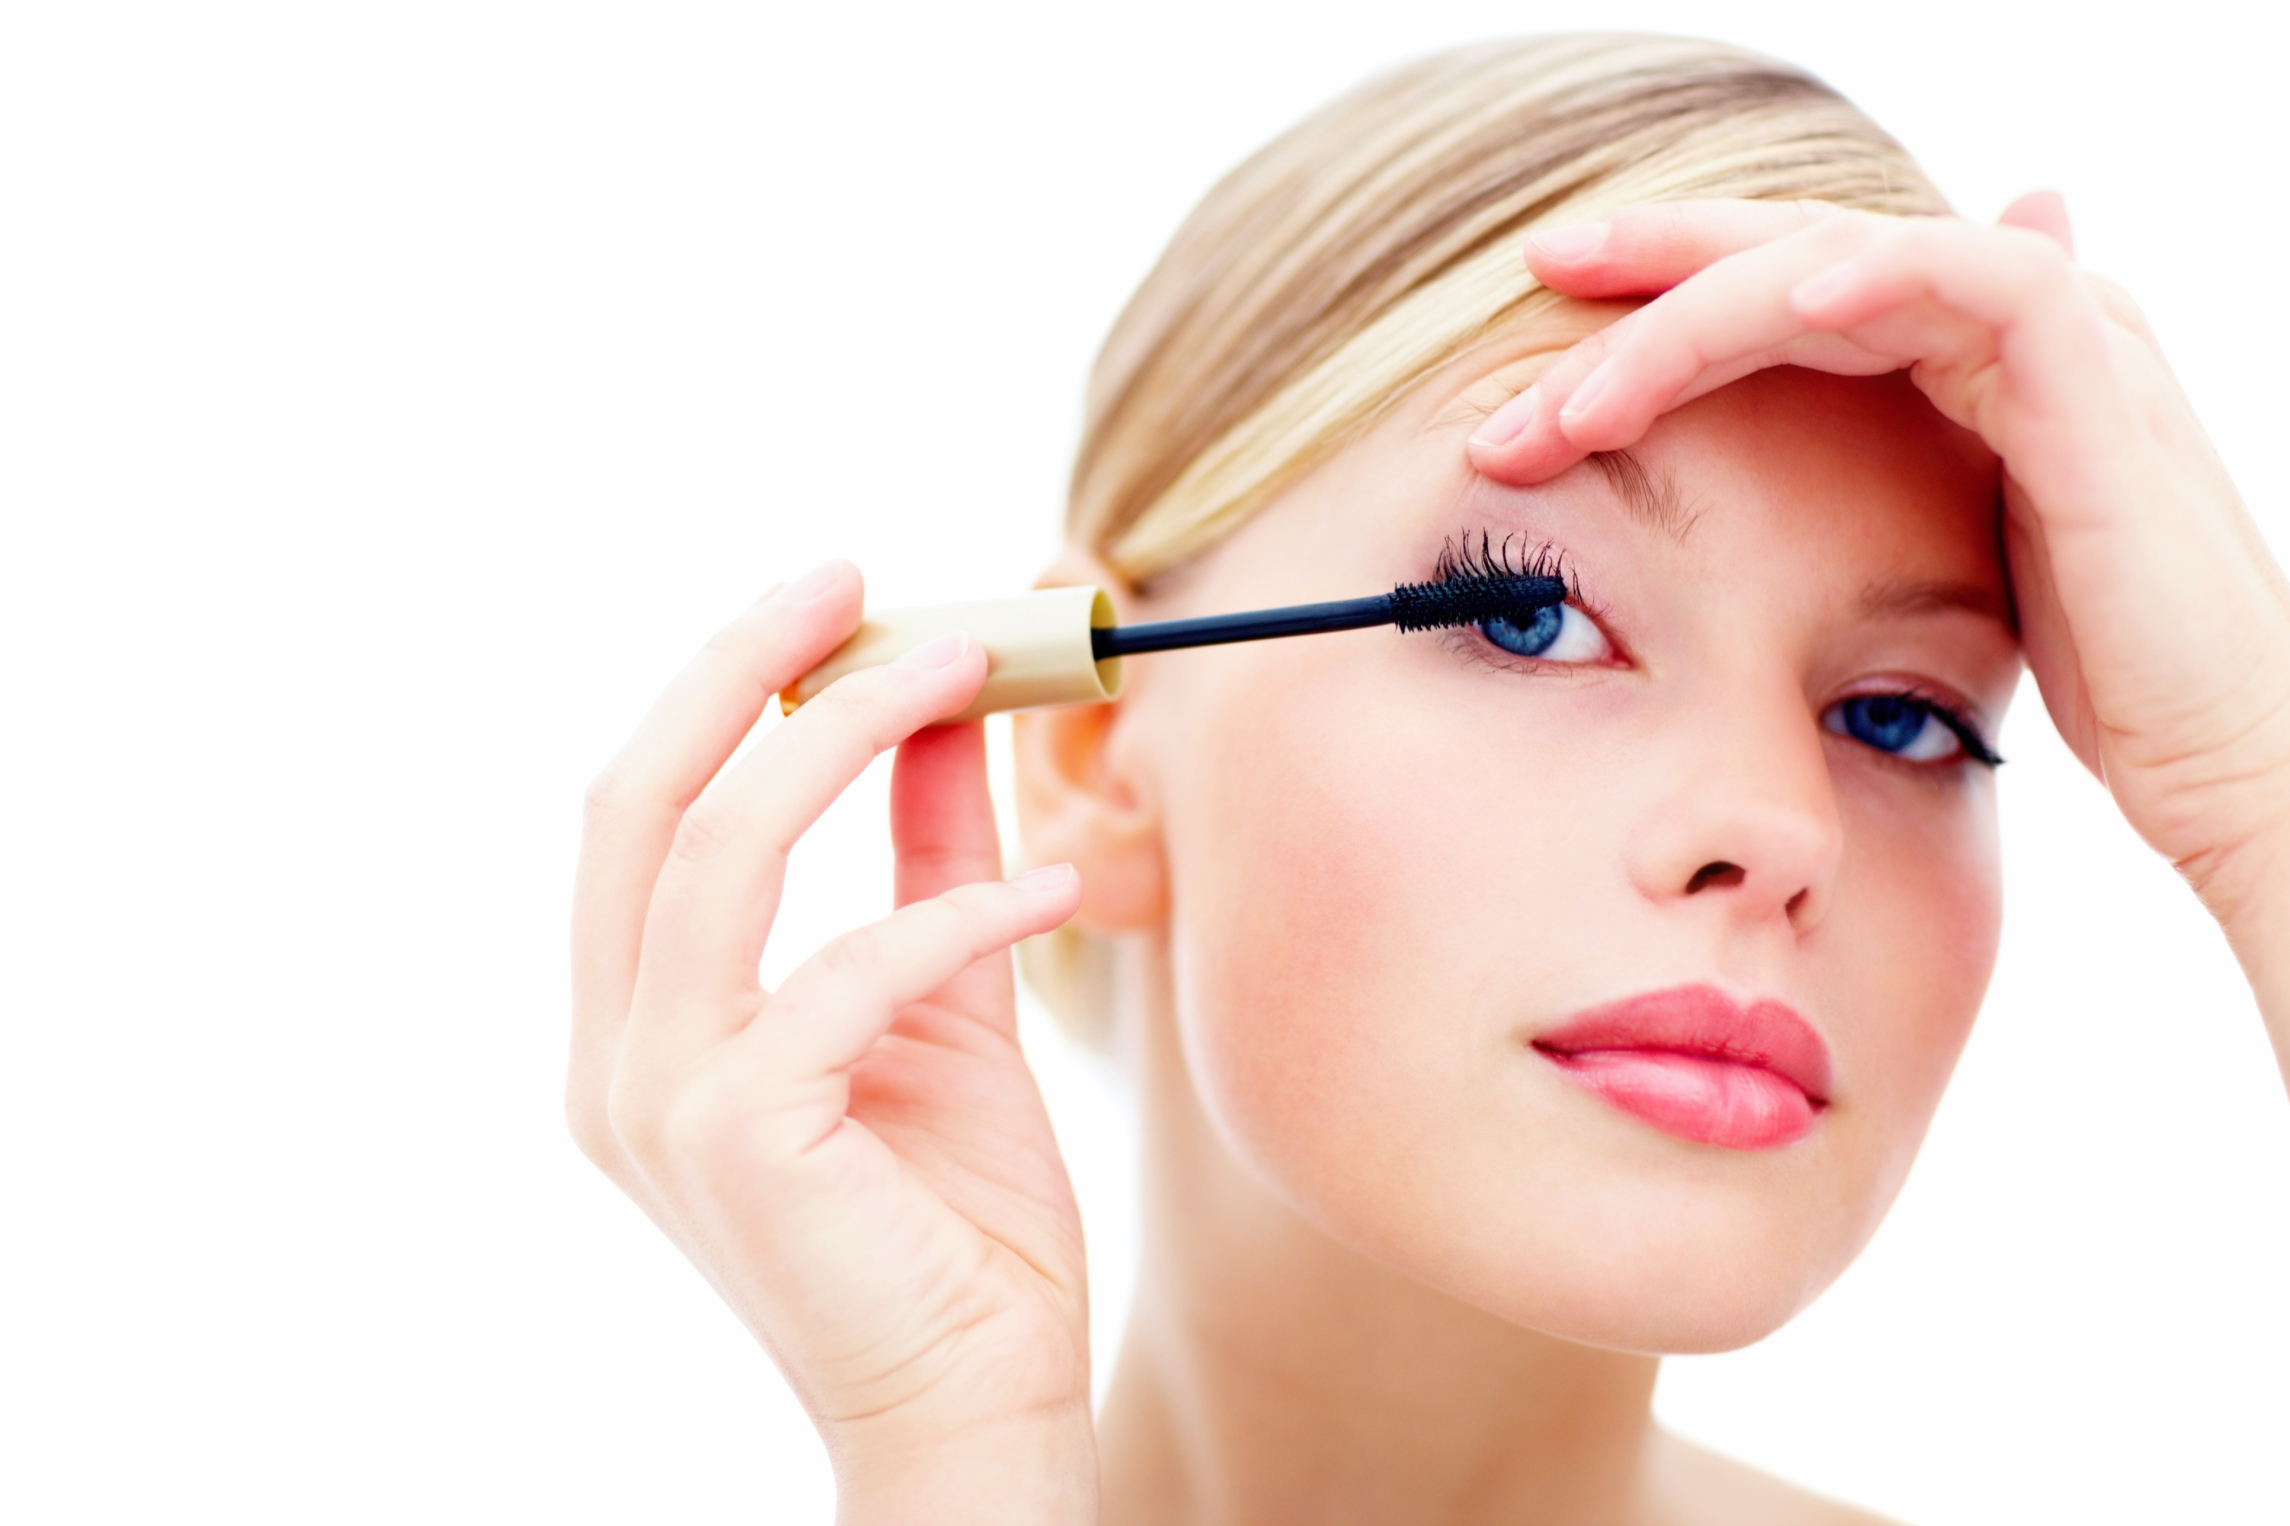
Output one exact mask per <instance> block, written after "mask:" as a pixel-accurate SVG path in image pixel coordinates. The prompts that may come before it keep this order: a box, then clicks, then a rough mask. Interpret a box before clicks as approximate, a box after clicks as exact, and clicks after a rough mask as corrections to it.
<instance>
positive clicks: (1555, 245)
mask: <svg viewBox="0 0 2290 1526" xmlns="http://www.w3.org/2000/svg"><path fill="white" fill-rule="evenodd" d="M1842 210H1843V209H1842V208H1840V207H1837V206H1834V205H1832V204H1830V203H1828V202H1823V201H1674V202H1667V203H1662V204H1658V205H1655V206H1649V207H1632V208H1630V209H1628V210H1626V211H1621V212H1616V213H1614V214H1613V215H1612V216H1609V217H1605V218H1602V219H1600V220H1599V221H1597V222H1592V223H1575V224H1571V225H1569V226H1567V227H1563V228H1546V229H1543V230H1541V231H1540V232H1537V233H1533V234H1530V235H1528V238H1527V268H1528V269H1529V270H1531V271H1533V272H1534V275H1535V279H1537V280H1538V281H1541V282H1542V283H1543V284H1544V285H1545V286H1548V287H1549V288H1550V289H1551V290H1553V291H1557V292H1563V293H1565V294H1566V295H1567V296H1570V297H1650V296H1656V295H1659V294H1660V293H1662V292H1665V291H1668V290H1669V289H1670V288H1671V287H1673V286H1676V285H1677V284H1678V283H1679V282H1681V281H1684V280H1685V279H1686V278H1688V277H1689V276H1692V275H1695V274H1697V273H1699V272H1700V271H1702V270H1704V269H1706V268H1707V267H1709V266H1711V265H1713V264H1715V263H1717V262H1718V261H1719V260H1722V259H1724V258H1725V257H1726V256H1727V255H1730V254H1738V253H1740V252H1741V251H1742V250H1744V249H1752V248H1755V247H1756V246H1757V245H1759V244H1767V243H1771V242H1773V241H1774V240H1775V239H1779V238H1786V237H1788V236H1789V235H1790V234H1792V233H1796V232H1798V231H1800V230H1801V229H1804V228H1807V227H1810V226H1811V225H1812V224H1814V223H1816V222H1820V221H1822V220H1824V219H1827V218H1830V217H1834V216H1837V215H1838V214H1839V213H1840V212H1841V211H1842Z"/></svg>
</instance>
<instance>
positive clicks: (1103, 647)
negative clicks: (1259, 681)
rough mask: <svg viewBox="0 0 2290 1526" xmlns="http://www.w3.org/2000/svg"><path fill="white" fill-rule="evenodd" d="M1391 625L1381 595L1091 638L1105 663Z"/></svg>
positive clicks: (1099, 632)
mask: <svg viewBox="0 0 2290 1526" xmlns="http://www.w3.org/2000/svg"><path fill="white" fill-rule="evenodd" d="M1391 622H1392V607H1391V595H1390V594H1388V593H1379V594H1371V595H1369V596H1368V597H1367V598H1365V599H1338V600H1336V601H1335V602H1334V603H1331V604H1291V605H1289V606H1288V607H1287V608H1285V609H1255V610H1250V611H1249V612H1248V613H1246V614H1239V615H1203V616H1202V617H1201V618H1199V619H1197V620H1157V621H1154V622H1153V623H1151V624H1149V625H1116V626H1100V627H1098V628H1097V629H1095V630H1093V631H1091V632H1090V633H1089V646H1090V651H1091V653H1092V654H1093V655H1094V656H1095V657H1096V658H1097V660H1098V661H1100V662H1103V661H1104V660H1105V659H1106V658H1108V657H1134V656H1136V655H1137V654H1138V653H1140V652H1173V651H1177V650H1179V649H1181V648H1184V647H1194V646H1222V645H1224V644H1225V643H1226V642H1228V641H1268V640H1270V639H1271V638H1273V637H1274V636H1311V635H1317V634H1318V633H1319V632H1321V631H1356V630H1362V629H1365V628H1366V627H1368V626H1371V625H1389V624H1391Z"/></svg>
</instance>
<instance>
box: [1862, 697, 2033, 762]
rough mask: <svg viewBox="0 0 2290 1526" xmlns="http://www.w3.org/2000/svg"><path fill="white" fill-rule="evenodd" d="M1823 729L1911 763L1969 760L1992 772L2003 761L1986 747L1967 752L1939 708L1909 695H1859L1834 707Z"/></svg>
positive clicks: (1974, 748) (1963, 741) (1964, 740)
mask: <svg viewBox="0 0 2290 1526" xmlns="http://www.w3.org/2000/svg"><path fill="white" fill-rule="evenodd" d="M1821 724H1822V725H1823V726H1825V727H1827V728H1828V729H1829V730H1830V731H1833V732H1835V733H1836V734H1837V735H1839V736H1846V737H1851V738H1852V739H1853V740H1854V741H1856V742H1859V743H1861V744H1862V745H1863V746H1867V747H1874V748H1875V749H1876V750H1877V751H1878V752H1883V753H1890V754H1891V755H1892V756H1894V757H1896V758H1906V759H1908V760H1909V761H1910V762H1912V763H1944V762H1948V761H1950V760H1952V759H1954V758H1957V757H1961V756H1964V755H1966V754H1970V755H1971V756H1974V757H1977V758H1978V759H1979V760H1980V761H1981V762H1983V763H1986V764H1989V765H1990V766H1993V765H1994V764H1996V763H1997V762H1999V761H2001V760H2000V759H1998V758H1997V757H1996V756H1995V754H1993V753H1991V752H1989V751H1988V750H1987V749H1986V748H1985V747H1978V746H1977V745H1976V744H1975V745H1974V746H1971V747H1968V746H1967V745H1966V739H1965V738H1964V737H1962V736H1960V735H1959V734H1958V733H1957V731H1956V728H1955V727H1953V726H1951V725H1949V724H1948V722H1947V721H1946V720H1945V719H1944V718H1943V717H1942V715H1941V712H1940V709H1939V707H1938V706H1936V705H1934V704H1932V703H1931V702H1930V701H1928V700H1921V699H1918V698H1916V697H1915V696H1913V695H1909V694H1856V695H1854V696H1853V697H1852V698H1851V699H1847V700H1840V701H1838V702H1837V703H1836V704H1834V705H1831V706H1830V707H1829V709H1828V710H1827V712H1826V713H1824V714H1823V715H1822V717H1821Z"/></svg>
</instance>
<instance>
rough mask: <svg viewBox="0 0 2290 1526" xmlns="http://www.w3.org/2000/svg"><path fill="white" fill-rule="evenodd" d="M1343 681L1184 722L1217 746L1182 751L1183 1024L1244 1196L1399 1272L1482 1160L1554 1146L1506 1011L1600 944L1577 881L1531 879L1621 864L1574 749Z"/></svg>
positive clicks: (1236, 696)
mask: <svg viewBox="0 0 2290 1526" xmlns="http://www.w3.org/2000/svg"><path fill="white" fill-rule="evenodd" d="M1348 677H1349V675H1345V674H1340V673H1322V674H1320V675H1318V676H1314V677H1299V678H1297V679H1295V680H1293V681H1284V682H1281V683H1278V684H1273V683H1266V684H1263V685H1260V686H1251V687H1250V688H1248V689H1245V690H1240V689H1236V691H1235V692H1234V693H1232V694H1231V695H1229V696H1223V697H1220V699H1219V702H1218V703H1216V704H1214V705H1210V706H1204V707H1202V708H1201V709H1199V710H1197V711H1195V718H1196V719H1197V720H1198V721H1199V723H1200V734H1201V735H1202V736H1208V735H1215V736H1217V737H1218V738H1219V747H1218V748H1217V750H1216V751H1215V753H1214V754H1213V755H1212V754H1210V753H1209V752H1207V751H1205V750H1201V749H1195V751H1194V756H1196V757H1198V758H1200V759H1201V760H1202V762H1201V766H1199V767H1198V768H1197V769H1194V770H1191V771H1190V772H1189V775H1188V777H1187V780H1186V785H1185V788H1184V789H1183V790H1182V791H1180V792H1179V793H1180V795H1181V797H1182V804H1181V807H1174V803H1173V808H1172V810H1171V813H1170V818H1169V823H1168V825H1169V831H1170V842H1169V850H1170V851H1169V859H1170V864H1171V872H1172V888H1173V892H1174V906H1175V912H1176V915H1175V921H1174V940H1173V941H1174V947H1173V953H1174V956H1175V960H1176V970H1175V973H1176V980H1177V990H1178V1013H1179V1019H1178V1020H1179V1024H1180V1031H1181V1037H1182V1041H1183V1044H1184V1048H1185V1051H1186V1056H1187V1061H1188V1064H1189V1066H1190V1069H1191V1072H1192V1075H1193V1078H1194V1082H1195V1085H1196V1087H1197V1089H1198V1092H1199V1095H1200V1097H1201V1100H1202V1103H1203V1105H1204V1106H1205V1107H1206V1108H1207V1110H1208V1112H1209V1113H1210V1115H1211V1117H1212V1118H1214V1119H1215V1121H1216V1123H1217V1125H1218V1128H1219V1131H1220V1133H1221V1134H1222V1135H1223V1137H1224V1138H1225V1140H1226V1141H1227V1143H1228V1144H1229V1145H1230V1146H1231V1147H1232V1148H1233V1149H1234V1150H1235V1152H1236V1153H1237V1154H1239V1155H1240V1156H1241V1157H1242V1158H1243V1159H1244V1160H1245V1161H1246V1162H1247V1163H1248V1164H1249V1165H1250V1167H1251V1168H1252V1169H1253V1171H1254V1172H1255V1174H1256V1175H1257V1176H1258V1178H1259V1179H1260V1180H1261V1181H1263V1182H1264V1183H1265V1184H1266V1185H1268V1186H1269V1187H1271V1188H1272V1190H1273V1191H1274V1192H1276V1193H1277V1194H1278V1195H1280V1196H1281V1197H1282V1198H1283V1199H1284V1200H1285V1201H1287V1202H1288V1203H1289V1205H1290V1206H1291V1207H1292V1208H1295V1209H1296V1210H1297V1211H1298V1212H1300V1213H1301V1214H1303V1215H1304V1217H1306V1218H1307V1219H1309V1220H1311V1221H1313V1222H1315V1223H1317V1224H1319V1225H1320V1226H1321V1227H1322V1228H1323V1229H1325V1230H1328V1231H1330V1232H1332V1233H1334V1234H1336V1235H1337V1236H1338V1237H1339V1238H1341V1239H1344V1240H1346V1241H1347V1242H1349V1243H1351V1244H1353V1245H1355V1246H1356V1247H1359V1248H1362V1249H1368V1250H1370V1251H1371V1252H1380V1253H1385V1254H1389V1255H1394V1256H1396V1255H1398V1254H1399V1252H1398V1250H1397V1247H1399V1246H1401V1245H1413V1246H1417V1247H1420V1246H1422V1245H1424V1244H1425V1243H1426V1242H1427V1240H1428V1239H1431V1238H1436V1237H1437V1236H1439V1235H1441V1234H1444V1233H1448V1232H1452V1230H1453V1225H1454V1222H1455V1220H1456V1215H1457V1208H1458V1205H1457V1204H1456V1203H1455V1202H1454V1201H1453V1199H1454V1197H1455V1193H1456V1185H1455V1184H1456V1183H1457V1182H1458V1181H1459V1180H1473V1179H1480V1178H1484V1177H1485V1176H1486V1174H1487V1173H1486V1169H1485V1168H1486V1162H1485V1161H1484V1160H1482V1159H1479V1158H1478V1154H1479V1153H1483V1152H1484V1150H1485V1149H1486V1148H1487V1147H1488V1145H1489V1142H1490V1141H1517V1140H1519V1139H1520V1138H1521V1136H1522V1134H1523V1133H1526V1132H1529V1131H1532V1130H1534V1129H1535V1128H1537V1127H1542V1126H1547V1121H1545V1120H1538V1119H1536V1118H1534V1117H1532V1116H1530V1115H1529V1111H1528V1102H1527V1099H1526V1097H1525V1096H1524V1094H1523V1093H1522V1092H1521V1089H1520V1087H1519V1075H1518V1071H1519V1069H1520V1068H1521V1067H1525V1066H1531V1065H1532V1064H1534V1063H1536V1062H1534V1061H1533V1059H1532V1057H1531V1056H1530V1055H1529V1054H1528V1053H1527V1052H1526V1050H1525V1049H1524V1047H1523V1046H1522V1045H1521V1043H1520V1042H1519V1040H1518V1037H1517V1034H1516V1033H1515V1032H1514V1031H1513V1030H1514V1027H1515V1025H1516V1024H1517V1023H1518V1022H1519V1020H1520V1019H1521V1018H1522V1017H1524V1016H1525V1015H1526V1014H1525V1013H1524V1012H1523V1011H1521V1010H1520V1009H1519V1007H1518V1004H1517V1001H1516V999H1515V998H1516V997H1517V995H1518V994H1519V993H1518V989H1517V988H1518V986H1519V985H1520V983H1521V982H1522V981H1523V980H1525V981H1530V982H1531V979H1532V972H1535V971H1539V970H1541V969H1544V968H1547V967H1548V966H1550V965H1551V964H1553V963H1556V962H1559V961H1560V960H1561V959H1562V957H1563V951H1564V950H1565V949H1566V948H1567V947H1569V946H1570V944H1571V945H1574V946H1579V944H1580V943H1581V941H1582V940H1583V939H1584V938H1585V937H1586V936H1588V935H1589V934H1590V933H1591V931H1592V929H1593V926H1594V925H1595V924H1596V923H1597V922H1598V921H1599V920H1600V919H1599V918H1598V917H1597V915H1596V909H1597V908H1596V898H1595V897H1594V896H1591V895H1586V893H1585V888H1586V887H1585V886H1584V884H1583V882H1582V879H1581V877H1580V876H1579V874H1578V875H1575V876H1572V877H1569V876H1567V875H1562V874H1557V873H1544V872H1538V869H1537V867H1536V866H1538V865H1548V864H1570V865H1578V866H1579V865H1583V864H1591V863H1598V862H1602V861H1611V860H1613V858H1614V857H1615V855H1614V853H1613V850H1612V846H1611V838H1612V835H1613V834H1612V831H1611V830H1609V827H1610V824H1605V823H1601V822H1600V821H1599V820H1598V819H1597V817H1596V814H1595V808H1594V809H1593V810H1591V811H1585V810H1583V809H1580V808H1579V807H1580V806H1581V805H1582V804H1583V802H1585V801H1586V800H1588V801H1597V800H1598V799H1599V792H1598V791H1596V789H1595V787H1594V782H1593V781H1592V780H1591V779H1589V778H1587V777H1577V776H1576V774H1575V771H1576V770H1583V769H1587V768H1588V767H1589V765H1588V764H1586V763H1584V762H1582V761H1581V760H1580V759H1578V758H1575V757H1573V756H1572V755H1571V753H1570V750H1569V749H1567V748H1565V747H1563V746H1560V745H1558V744H1557V743H1555V742H1551V741H1549V740H1548V739H1547V738H1540V739H1538V740H1539V741H1540V745H1537V743H1536V741H1533V740H1530V741H1529V742H1528V743H1527V746H1526V748H1525V749H1522V747H1521V745H1520V743H1521V740H1522V739H1521V738H1520V737H1518V736H1516V735H1514V736H1512V737H1510V738H1507V739H1506V745H1501V746H1497V745H1493V744H1492V740H1491V736H1490V734H1489V733H1490V730H1491V727H1490V724H1489V722H1488V720H1487V718H1486V717H1484V716H1481V715H1476V714H1474V712H1473V710H1472V709H1471V707H1469V706H1468V705H1459V704H1457V703H1456V702H1455V700H1454V698H1453V697H1452V696H1451V695H1444V694H1434V695H1433V696H1431V697H1428V698H1426V699H1424V700H1422V701H1416V700H1413V699H1411V698H1410V697H1408V696H1407V695H1406V694H1405V693H1404V692H1402V691H1403V686H1401V685H1397V684H1393V685H1386V686H1384V687H1383V688H1381V689H1380V691H1379V692H1378V694H1377V695H1375V696H1371V695H1369V694H1368V693H1367V692H1365V691H1366V688H1367V685H1366V683H1365V682H1360V681H1354V682H1352V687H1351V692H1350V693H1349V694H1347V692H1346V688H1345V685H1346V683H1347V680H1348ZM1426 687H1430V688H1433V689H1437V687H1438V686H1437V685H1436V684H1433V685H1427V686H1426ZM1395 693H1397V694H1398V695H1399V697H1398V698H1396V699H1395V697H1394V696H1395ZM1298 694H1309V695H1312V696H1313V698H1312V700H1311V701H1310V702H1309V703H1300V702H1298V701H1297V700H1296V699H1295V698H1293V696H1295V695H1298ZM1371 701H1372V702H1371ZM1370 716H1372V717H1374V719H1373V721H1372V722H1365V721H1363V717H1370ZM1529 729H1531V730H1536V731H1539V730H1540V729H1541V728H1529ZM1529 780H1531V781H1533V785H1532V787H1531V788H1530V787H1528V786H1527V785H1526V784H1525V782H1524V781H1529ZM1552 799H1557V800H1563V801H1566V802H1568V805H1569V808H1568V809H1566V810H1553V809H1551V808H1550V807H1549V803H1548V802H1549V801H1550V800H1552ZM1602 833H1604V834H1605V837H1606V839H1607V845H1606V847H1605V848H1604V849H1603V850H1602V849H1601V848H1600V846H1599V842H1600V840H1601V834H1602Z"/></svg>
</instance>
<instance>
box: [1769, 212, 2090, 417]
mask: <svg viewBox="0 0 2290 1526" xmlns="http://www.w3.org/2000/svg"><path fill="white" fill-rule="evenodd" d="M1919 300H1929V301H1931V302H1933V303H1936V304H1938V305H1939V306H1940V307H1942V308H1944V309H1947V310H1948V311H1950V312H1953V313H1956V314H1959V315H1961V316H1962V317H1964V318H1967V319H1970V320H1971V321H1972V322H1973V323H1976V324H1980V325H1985V326H1986V327H1987V328H1989V329H1990V330H1992V331H1993V332H1994V335H1995V342H1996V345H1997V349H1998V352H1999V354H2000V356H2001V358H2002V360H2003V363H2004V365H2005V367H2006V369H2007V371H2009V372H2010V373H2011V376H2012V380H2013V386H2014V392H2015V394H2016V396H2017V397H2018V399H2019V400H2020V401H2021V402H2022V403H2024V404H2025V405H2026V406H2028V407H2029V408H2031V409H2033V410H2034V411H2036V412H2037V413H2041V414H2050V415H2053V416H2072V417H2104V416H2105V413H2104V412H2100V413H2094V412H2092V411H2091V410H2093V409H2095V408H2100V407H2101V406H2102V404H2103V403H2104V402H2105V400H2106V399H2108V398H2109V397H2111V396H2112V395H2113V391H2112V389H2113V381H2112V377H2113V366H2112V361H2113V356H2112V353H2111V351H2110V348H2109V343H2108V339H2107V335H2106V329H2105V324H2104V320H2103V318H2102V315H2101V313H2100V311H2099V308H2098V305H2097V303H2096V302H2094V301H2093V300H2092V297H2091V294H2090V292H2089V290H2088V289H2087V288H2086V287H2085V285H2084V284H2083V283H2082V282H2081V281H2080V280H2079V279H2078V277H2077V275H2076V271H2075V267H2074V266H2072V265H2070V264H2069V263H2068V261H2067V257H2066V255H2065V254H2064V253H2063V252H2062V251H2061V249H2060V247H2059V245H2057V244H2055V243H2054V242H2052V240H2051V239H2050V238H2049V237H2048V236H2047V235H2044V234H2040V233H2032V232H2029V231H2027V230H2024V229H1990V228H1977V227H1974V226H1973V225H1971V224H1969V223H1956V222H1946V221H1942V220H1939V219H1931V220H1920V221H1917V222H1913V223H1905V222H1904V223H1903V224H1902V225H1901V226H1900V227H1899V228H1898V229H1896V230H1894V231H1893V232H1892V233H1891V234H1890V235H1888V236H1887V237H1884V238H1881V239H1878V240H1876V241H1875V242H1873V243H1871V244H1869V245H1868V246H1867V247H1866V248H1863V249H1861V250H1859V251H1857V252H1856V253H1854V254H1853V255H1851V256H1850V257H1849V258H1846V259H1843V260H1840V261H1838V262H1837V263H1836V264H1834V265H1833V266H1830V267H1829V268H1827V269H1823V270H1821V271H1819V272H1817V273H1814V274H1811V275H1810V276H1809V277H1808V278H1807V279H1805V280H1804V281H1803V282H1801V283H1800V284H1799V285H1798V286H1797V287H1796V289H1795V290H1794V291H1792V292H1791V293H1790V297H1789V305H1790V307H1791V310H1792V311H1793V312H1795V313H1796V314H1798V315H1799V316H1800V317H1801V318H1802V320H1803V321H1804V322H1806V323H1807V324H1810V325H1813V326H1815V327H1819V328H1823V329H1827V330H1830V331H1832V332H1834V331H1838V330H1844V329H1851V328H1854V327H1856V326H1857V325H1862V324H1866V323H1869V322H1870V321H1872V320H1874V319H1876V318H1878V317H1879V316H1880V315H1882V314H1885V313H1888V312H1893V311H1897V310H1899V309H1901V308H1903V307H1905V306H1907V305H1909V304H1911V303H1914V302H1917V301H1919Z"/></svg>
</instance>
